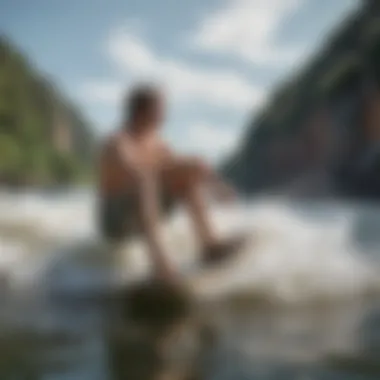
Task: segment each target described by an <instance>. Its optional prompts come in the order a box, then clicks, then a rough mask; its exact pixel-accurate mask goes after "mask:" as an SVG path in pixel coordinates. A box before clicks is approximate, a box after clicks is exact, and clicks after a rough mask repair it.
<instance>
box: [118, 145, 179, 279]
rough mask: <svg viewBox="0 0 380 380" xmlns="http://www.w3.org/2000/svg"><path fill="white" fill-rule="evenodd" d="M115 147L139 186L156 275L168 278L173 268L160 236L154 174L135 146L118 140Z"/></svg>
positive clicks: (141, 212)
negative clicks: (143, 164) (140, 158)
mask: <svg viewBox="0 0 380 380" xmlns="http://www.w3.org/2000/svg"><path fill="white" fill-rule="evenodd" d="M114 147H115V154H116V155H117V158H118V160H119V162H121V164H122V167H123V168H124V170H125V173H126V176H128V177H129V178H131V180H132V181H133V182H134V183H135V185H136V187H137V194H138V202H139V207H138V210H139V217H140V220H141V223H142V229H143V233H144V235H145V237H146V240H147V244H148V248H149V253H150V254H151V259H152V261H153V266H154V270H155V272H156V275H158V276H159V277H161V278H163V279H167V278H168V277H170V276H171V273H172V269H171V266H170V264H169V262H168V260H167V259H166V258H165V254H164V253H165V252H164V249H163V246H162V242H161V239H160V236H159V230H158V227H159V200H158V189H157V182H156V180H155V177H154V174H153V173H151V172H149V171H147V170H145V169H144V168H143V167H142V165H140V163H139V160H138V159H137V157H136V155H135V154H133V153H134V152H133V147H128V146H126V145H125V144H122V143H120V142H116V143H115V145H114Z"/></svg>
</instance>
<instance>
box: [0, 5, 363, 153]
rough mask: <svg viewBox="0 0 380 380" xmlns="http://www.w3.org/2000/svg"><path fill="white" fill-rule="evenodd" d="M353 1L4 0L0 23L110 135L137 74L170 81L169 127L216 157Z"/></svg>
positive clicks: (186, 144)
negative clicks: (123, 97) (121, 101)
mask: <svg viewBox="0 0 380 380" xmlns="http://www.w3.org/2000/svg"><path fill="white" fill-rule="evenodd" d="M357 4H358V1H357V0H33V1H29V0H0V31H1V32H2V33H5V34H6V35H8V36H9V37H10V38H11V39H12V40H13V41H14V42H15V43H16V44H17V45H18V46H20V47H21V48H22V49H23V50H24V51H25V52H26V53H28V55H29V56H30V58H31V60H32V61H33V62H34V63H35V64H36V66H37V67H38V68H39V69H40V70H42V71H43V72H46V73H47V74H49V75H50V76H51V77H52V78H53V80H54V81H55V82H57V83H58V84H59V85H60V86H61V87H62V88H63V89H64V91H65V92H66V93H67V94H68V95H69V96H70V97H71V98H72V99H73V100H74V101H76V102H78V104H79V105H80V106H81V107H82V109H83V110H84V112H85V113H86V115H88V117H89V118H90V119H91V120H92V121H93V122H94V128H95V130H96V132H97V133H99V134H104V133H107V132H109V131H111V130H112V129H114V128H116V127H117V126H118V123H119V122H120V112H119V111H120V110H119V104H120V100H121V97H122V94H123V93H125V91H126V90H127V89H128V87H129V86H131V84H133V83H134V82H135V81H137V80H146V79H152V80H154V81H155V82H158V83H160V84H162V85H163V86H164V88H165V89H166V90H167V93H168V98H169V105H170V112H169V115H168V120H167V125H166V128H165V135H166V137H167V139H168V140H170V141H172V142H173V143H174V144H175V145H176V147H177V148H178V149H179V150H181V151H188V152H197V153H201V154H203V155H205V156H206V157H207V158H209V159H210V160H218V159H220V158H221V157H222V156H223V155H225V154H226V153H227V152H228V151H230V150H231V149H233V147H234V145H235V144H236V143H237V142H238V141H239V137H240V136H241V134H242V131H243V129H244V127H245V125H246V122H247V120H248V119H249V118H250V117H251V115H253V114H254V112H255V110H256V109H257V108H258V107H260V105H261V104H263V103H264V102H265V99H266V97H267V95H268V93H270V91H271V89H272V88H273V87H275V85H276V84H277V83H278V82H279V81H280V80H281V79H282V78H286V76H287V75H289V73H290V72H291V71H293V70H296V69H297V66H298V65H301V64H302V62H304V61H305V60H307V58H308V57H309V56H310V54H312V52H313V51H315V49H317V48H318V46H319V45H320V44H321V43H323V39H324V37H326V36H327V35H328V34H329V32H330V31H331V30H332V29H333V27H334V26H335V25H336V23H337V22H338V20H340V19H342V18H343V17H344V16H345V15H346V14H347V13H348V12H350V11H352V10H353V9H354V8H355V7H356V6H357Z"/></svg>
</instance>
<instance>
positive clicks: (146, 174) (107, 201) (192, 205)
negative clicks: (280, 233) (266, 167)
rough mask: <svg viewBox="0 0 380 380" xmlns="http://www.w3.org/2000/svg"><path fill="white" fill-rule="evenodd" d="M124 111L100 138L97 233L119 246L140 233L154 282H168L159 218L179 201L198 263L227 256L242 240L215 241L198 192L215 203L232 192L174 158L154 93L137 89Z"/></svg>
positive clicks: (192, 160) (198, 165) (205, 169)
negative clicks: (119, 123) (185, 212)
mask: <svg viewBox="0 0 380 380" xmlns="http://www.w3.org/2000/svg"><path fill="white" fill-rule="evenodd" d="M124 107H125V109H124V115H123V123H122V127H121V128H120V130H118V131H117V132H115V133H113V134H111V135H110V136H109V137H108V138H106V139H105V142H104V144H103V145H102V148H101V153H100V183H99V188H100V194H99V195H100V228H101V230H102V233H103V234H104V236H105V237H106V238H107V239H111V240H116V241H121V240H123V239H125V238H128V236H131V235H132V234H136V233H138V234H142V236H143V237H145V241H146V243H147V247H148V254H149V255H150V259H151V260H152V263H153V268H154V272H155V275H156V277H157V278H159V279H164V280H168V279H173V278H175V277H176V271H175V270H174V268H173V266H172V265H171V263H170V262H169V259H168V257H167V256H166V254H165V247H164V246H163V243H162V241H161V238H160V232H159V227H160V222H161V217H163V216H166V215H168V213H169V212H170V211H171V210H172V209H173V206H174V205H175V204H176V203H177V202H183V203H184V204H185V205H186V206H187V210H188V214H189V216H190V218H191V219H192V221H193V224H194V228H195V232H196V235H197V237H198V238H199V239H200V243H201V246H202V253H201V259H202V260H203V262H204V264H210V263H211V264H212V263H215V262H219V261H221V260H223V259H226V258H227V257H229V256H231V255H232V253H233V252H235V251H236V250H237V248H238V246H239V245H240V244H241V243H242V239H241V238H239V237H234V238H229V239H218V238H217V237H216V234H215V231H214V230H213V226H212V223H211V221H210V220H209V214H208V211H207V208H206V198H205V196H204V191H203V190H204V189H205V188H208V189H209V190H213V194H214V195H217V196H218V197H219V199H232V197H233V196H234V191H233V190H232V188H231V187H230V186H229V185H227V184H226V183H225V182H224V181H222V180H221V179H220V178H219V177H218V175H217V174H216V173H215V171H213V170H212V169H211V167H209V166H208V165H207V164H205V162H203V161H202V160H201V159H200V158H198V157H187V156H183V155H179V154H177V153H175V152H174V151H173V150H172V149H171V148H170V147H169V145H168V144H166V143H165V142H164V141H163V139H162V138H161V137H160V132H161V126H162V124H163V121H164V117H165V98H164V96H163V94H162V92H161V91H160V89H159V88H157V87H155V86H153V85H147V84H140V85H137V86H136V87H134V88H133V89H132V90H131V91H130V93H129V95H128V96H127V98H126V100H125V101H124Z"/></svg>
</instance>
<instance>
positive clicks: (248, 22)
mask: <svg viewBox="0 0 380 380" xmlns="http://www.w3.org/2000/svg"><path fill="white" fill-rule="evenodd" d="M303 2H304V0H225V1H224V3H225V6H224V7H222V8H220V9H219V10H217V11H216V12H214V13H212V14H211V15H208V16H206V17H205V18H204V19H203V20H202V21H201V23H200V25H199V26H198V28H197V30H196V32H195V36H194V37H193V38H192V39H191V41H192V44H193V45H194V46H196V47H198V48H201V49H205V50H207V51H214V52H220V53H226V54H233V55H237V56H239V57H241V58H243V59H246V60H249V61H252V62H254V63H257V64H263V65H269V64H281V65H282V64H286V63H292V62H294V61H295V60H296V59H299V58H300V57H301V56H302V55H304V54H305V49H300V48H299V47H294V46H288V47H286V46H278V45H276V44H275V41H274V40H275V37H276V34H277V33H278V31H279V27H280V26H281V25H282V24H283V22H284V21H286V19H287V17H288V16H289V15H290V14H291V13H292V12H294V11H295V10H296V9H298V8H299V7H300V6H301V5H302V4H303Z"/></svg>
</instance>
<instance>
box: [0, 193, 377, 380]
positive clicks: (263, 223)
mask: <svg viewBox="0 0 380 380" xmlns="http://www.w3.org/2000/svg"><path fill="white" fill-rule="evenodd" d="M94 202H95V200H94V198H93V196H91V195H89V194H88V192H86V191H83V192H72V193H70V194H67V193H66V194H53V195H49V196H47V195H46V194H39V193H35V194H32V193H28V194H6V193H3V194H1V195H0V290H1V291H0V302H1V305H2V307H1V309H0V350H1V355H0V358H1V359H0V378H1V379H13V378H17V379H49V380H50V379H52V380H55V379H64V380H68V379H83V380H87V379H109V378H111V375H110V372H111V371H110V370H111V367H112V365H111V364H110V363H113V362H112V360H110V353H112V352H114V351H115V347H116V346H117V344H116V343H115V344H114V343H113V342H114V340H112V339H111V340H110V339H109V336H110V335H109V333H108V331H109V329H108V327H109V325H107V320H108V318H109V316H108V314H109V313H108V312H109V309H108V306H107V303H105V301H104V300H105V299H108V298H107V297H108V296H109V295H112V294H113V293H114V292H115V289H117V288H118V287H119V286H120V284H128V283H129V282H134V281H136V280H138V279H139V278H141V277H143V276H146V275H147V274H149V269H150V268H149V262H148V260H147V259H146V257H145V256H144V250H143V247H142V245H141V242H140V241H138V240H136V241H132V242H130V244H129V245H126V246H125V247H123V249H122V250H120V249H119V250H115V249H113V248H112V249H111V247H107V246H106V245H105V244H104V243H103V242H101V241H100V240H99V238H97V235H96V232H95V227H94V225H93V220H94V218H93V210H94V207H93V206H94ZM379 211H380V206H378V205H374V204H355V205H354V204H344V203H337V202H334V203H327V202H319V203H317V202H314V203H310V202H309V203H306V202H303V203H301V202H297V203H294V202H293V203H289V202H285V201H280V200H275V199H261V200H255V201H252V202H250V203H248V204H244V205H243V204H242V205H240V206H239V207H230V208H223V209H222V208H220V207H213V211H212V216H213V219H214V221H215V223H216V224H217V227H218V231H219V233H220V234H227V233H234V231H235V230H241V229H245V230H247V231H248V232H249V233H250V236H251V241H250V243H249V244H248V246H247V247H246V249H245V252H242V254H241V255H240V256H239V258H238V259H236V260H235V261H234V262H232V263H231V265H230V266H229V267H228V268H225V269H218V270H214V271H211V272H210V273H209V274H207V276H206V275H204V274H201V273H200V272H198V271H192V272H190V274H189V273H187V272H186V269H185V268H188V267H189V266H192V265H193V266H194V265H195V266H196V263H197V260H196V252H197V244H196V240H195V239H194V236H193V234H192V232H191V228H190V224H189V222H188V220H187V218H186V217H185V215H184V213H183V212H182V211H181V210H178V212H177V213H176V214H175V215H174V216H173V218H172V219H171V220H169V221H168V223H167V224H166V225H165V226H164V228H163V234H164V237H165V242H166V244H167V246H168V247H169V248H170V249H169V251H170V257H171V259H172V260H173V261H174V262H175V263H176V264H177V265H178V267H179V268H183V269H182V270H183V271H184V274H185V273H187V278H188V281H189V282H190V284H191V286H192V287H193V291H194V294H195V295H196V299H197V301H199V305H200V306H199V309H200V310H201V313H202V318H204V319H205V320H207V323H208V324H209V325H210V326H212V329H213V330H216V333H215V335H216V339H214V340H213V344H212V345H209V346H208V348H207V350H204V351H202V355H201V359H202V360H200V361H199V360H198V361H197V365H199V368H200V369H201V370H202V376H203V378H205V379H218V380H219V379H221V380H224V379H226V380H229V379H378V378H380V365H379V364H378V362H379V358H380V307H379V306H380V302H379V301H380V297H379V295H380V292H379V290H380V286H379V285H380V282H379V280H378V278H379V262H378V260H379V258H380V257H379V255H378V253H377V252H378V248H379V246H380V212H379ZM128 286H132V285H131V284H128ZM173 329H174V327H173ZM127 330H128V331H129V327H128V326H123V327H122V333H121V334H119V333H118V336H119V335H123V334H124V333H125V331H127ZM190 330H191V331H192V332H193V333H194V331H196V328H195V327H194V326H193V325H191V324H190ZM132 335H133V334H132ZM132 335H131V336H132ZM190 335H191V334H190ZM128 339H129V338H128ZM183 341H184V342H188V340H186V339H184V340H183ZM176 344H178V343H176ZM181 344H182V343H181ZM113 346H115V347H113ZM180 346H181V347H182V346H183V345H180ZM185 346H186V345H185ZM135 347H137V346H136V345H135V346H133V350H132V351H131V352H135V351H136V349H135ZM174 347H177V345H174ZM123 350H124V351H123V352H124V354H125V357H126V360H127V358H132V357H134V356H133V355H135V354H132V353H131V352H129V351H128V349H127V348H125V347H124V348H123ZM181 350H182V351H183V352H185V354H184V356H185V357H190V356H191V355H190V354H189V353H188V352H189V350H190V349H187V351H186V350H185V349H183V347H182V348H181ZM181 350H177V351H178V352H179V351H181ZM174 351H176V349H174ZM182 351H181V352H182ZM190 351H191V350H190ZM193 351H194V350H193ZM128 352H129V353H128ZM144 352H145V351H144ZM177 354H178V353H177ZM144 355H145V354H141V357H140V359H139V360H144V363H148V362H147V361H146V360H147V359H146V356H144ZM130 360H131V361H132V362H133V360H132V359H130ZM136 360H137V359H136ZM176 360H177V359H176ZM145 367H149V366H148V364H146V365H145ZM136 376H137V375H136ZM136 378H137V377H136ZM173 378H177V377H173ZM178 378H179V377H178Z"/></svg>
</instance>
